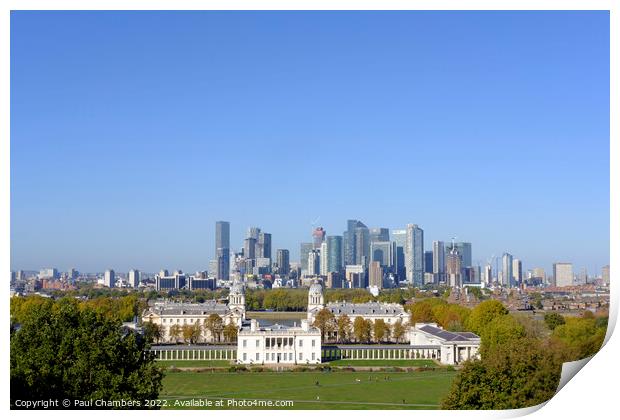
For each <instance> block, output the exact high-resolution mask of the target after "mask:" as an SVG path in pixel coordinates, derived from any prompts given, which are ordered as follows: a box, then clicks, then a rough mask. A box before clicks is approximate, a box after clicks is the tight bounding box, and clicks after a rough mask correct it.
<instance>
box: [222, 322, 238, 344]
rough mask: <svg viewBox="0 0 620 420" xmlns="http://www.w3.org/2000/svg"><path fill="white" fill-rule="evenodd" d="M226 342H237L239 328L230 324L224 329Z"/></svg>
mask: <svg viewBox="0 0 620 420" xmlns="http://www.w3.org/2000/svg"><path fill="white" fill-rule="evenodd" d="M224 340H226V342H227V343H234V342H235V341H237V326H236V325H235V324H233V323H230V324H228V325H226V326H225V327H224Z"/></svg>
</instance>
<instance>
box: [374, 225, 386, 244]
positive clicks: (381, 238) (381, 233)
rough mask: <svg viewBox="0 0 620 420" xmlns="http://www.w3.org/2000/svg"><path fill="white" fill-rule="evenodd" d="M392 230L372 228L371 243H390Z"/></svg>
mask: <svg viewBox="0 0 620 420" xmlns="http://www.w3.org/2000/svg"><path fill="white" fill-rule="evenodd" d="M389 240H390V230H389V229H388V228H370V242H371V243H372V242H389Z"/></svg>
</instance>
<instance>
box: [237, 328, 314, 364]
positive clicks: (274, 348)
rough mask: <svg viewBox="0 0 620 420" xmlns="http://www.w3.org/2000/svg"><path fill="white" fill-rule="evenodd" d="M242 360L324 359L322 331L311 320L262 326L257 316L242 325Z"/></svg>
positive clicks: (300, 361)
mask: <svg viewBox="0 0 620 420" xmlns="http://www.w3.org/2000/svg"><path fill="white" fill-rule="evenodd" d="M237 363H239V364H269V365H271V364H274V365H296V364H304V365H305V364H318V363H321V331H320V330H319V329H318V328H316V327H311V326H310V324H309V323H308V321H307V320H302V321H301V326H296V325H295V326H292V327H291V326H286V325H279V324H274V325H271V326H266V327H261V326H260V325H259V323H258V321H257V320H256V319H253V320H251V321H250V323H249V325H248V324H246V325H244V326H242V327H241V328H240V330H239V334H238V336H237Z"/></svg>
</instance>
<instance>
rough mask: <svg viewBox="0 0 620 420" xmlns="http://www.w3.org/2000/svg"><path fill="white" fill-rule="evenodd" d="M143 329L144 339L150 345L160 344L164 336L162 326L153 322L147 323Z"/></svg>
mask: <svg viewBox="0 0 620 420" xmlns="http://www.w3.org/2000/svg"><path fill="white" fill-rule="evenodd" d="M142 328H144V337H145V338H146V340H147V341H148V342H149V343H153V342H155V343H158V344H159V342H160V341H161V339H162V338H163V335H164V333H163V328H162V326H161V325H159V324H155V323H153V322H145V323H144V324H143V325H142Z"/></svg>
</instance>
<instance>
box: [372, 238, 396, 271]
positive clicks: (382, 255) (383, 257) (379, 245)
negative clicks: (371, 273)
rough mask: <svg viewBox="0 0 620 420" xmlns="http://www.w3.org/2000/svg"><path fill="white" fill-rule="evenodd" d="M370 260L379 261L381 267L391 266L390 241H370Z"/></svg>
mask: <svg viewBox="0 0 620 420" xmlns="http://www.w3.org/2000/svg"><path fill="white" fill-rule="evenodd" d="M370 261H371V262H372V261H379V263H380V264H381V266H382V267H385V268H391V267H392V243H391V242H389V241H384V242H381V241H375V242H371V243H370Z"/></svg>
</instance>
